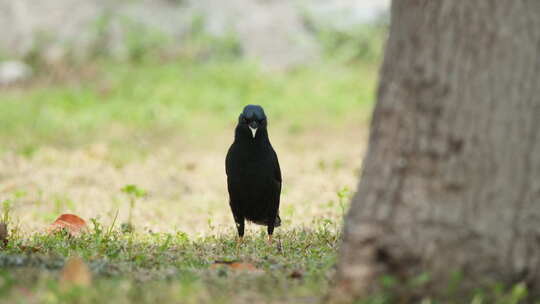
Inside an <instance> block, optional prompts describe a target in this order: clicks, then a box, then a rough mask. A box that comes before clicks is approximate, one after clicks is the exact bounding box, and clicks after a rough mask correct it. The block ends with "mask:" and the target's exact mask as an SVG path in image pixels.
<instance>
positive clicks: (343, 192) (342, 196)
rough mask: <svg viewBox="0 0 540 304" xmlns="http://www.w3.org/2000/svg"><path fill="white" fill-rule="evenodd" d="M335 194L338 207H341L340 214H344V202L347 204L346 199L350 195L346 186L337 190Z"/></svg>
mask: <svg viewBox="0 0 540 304" xmlns="http://www.w3.org/2000/svg"><path fill="white" fill-rule="evenodd" d="M337 196H338V202H339V207H340V208H341V214H342V216H344V215H345V209H346V204H347V201H348V200H349V196H350V190H349V188H348V187H346V186H345V187H343V188H341V189H340V190H338V192H337Z"/></svg>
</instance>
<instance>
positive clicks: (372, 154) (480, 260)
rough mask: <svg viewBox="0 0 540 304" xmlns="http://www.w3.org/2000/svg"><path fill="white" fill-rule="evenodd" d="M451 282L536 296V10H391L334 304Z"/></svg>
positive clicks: (441, 3) (523, 1) (539, 110)
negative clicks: (408, 285)
mask: <svg viewBox="0 0 540 304" xmlns="http://www.w3.org/2000/svg"><path fill="white" fill-rule="evenodd" d="M455 271H458V272H461V273H462V274H464V275H465V278H466V279H467V281H470V282H476V283H477V284H481V282H490V281H491V282H493V281H497V282H501V283H513V282H520V281H525V282H527V283H528V284H529V285H530V287H534V288H537V289H536V290H538V289H539V288H540V1H538V0H512V1H504V0H501V1H496V0H479V1H468V0H438V1H433V0H394V2H393V4H392V18H391V27H390V36H389V40H388V43H387V46H386V53H385V58H384V63H383V66H382V69H381V79H380V84H379V90H378V100H377V105H376V107H375V112H374V115H373V121H372V125H371V134H370V140H369V148H368V152H367V155H366V157H365V160H364V168H363V172H362V177H361V180H360V183H359V186H358V191H357V193H356V195H355V197H354V198H353V201H352V204H351V208H350V211H349V213H348V216H347V218H346V223H345V229H344V243H343V246H342V248H341V252H340V261H339V265H338V272H337V277H336V279H337V280H336V284H335V287H334V289H333V291H332V292H331V297H334V299H340V298H341V299H346V300H350V299H352V298H357V297H362V296H365V295H366V294H367V293H369V292H370V291H371V288H372V287H373V286H375V285H376V284H374V283H376V281H375V280H376V279H377V278H378V277H379V276H380V275H381V274H392V275H396V276H398V277H403V278H405V277H410V276H412V275H414V274H418V273H422V272H428V273H429V274H430V277H431V278H432V279H434V281H438V282H443V283H442V284H445V283H444V282H445V280H446V279H447V278H448V276H449V275H450V273H452V272H455ZM478 280H481V281H478Z"/></svg>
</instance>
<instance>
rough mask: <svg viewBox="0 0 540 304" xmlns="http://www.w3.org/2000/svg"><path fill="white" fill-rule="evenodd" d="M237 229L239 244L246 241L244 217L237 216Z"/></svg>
mask: <svg viewBox="0 0 540 304" xmlns="http://www.w3.org/2000/svg"><path fill="white" fill-rule="evenodd" d="M235 222H236V229H237V230H238V241H237V243H238V244H242V242H243V241H244V218H235Z"/></svg>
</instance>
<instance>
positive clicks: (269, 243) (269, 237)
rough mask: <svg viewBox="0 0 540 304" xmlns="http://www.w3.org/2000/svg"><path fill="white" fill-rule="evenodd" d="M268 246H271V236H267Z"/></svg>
mask: <svg viewBox="0 0 540 304" xmlns="http://www.w3.org/2000/svg"><path fill="white" fill-rule="evenodd" d="M268 245H272V235H269V236H268Z"/></svg>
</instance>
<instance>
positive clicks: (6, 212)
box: [1, 200, 12, 224]
mask: <svg viewBox="0 0 540 304" xmlns="http://www.w3.org/2000/svg"><path fill="white" fill-rule="evenodd" d="M11 208H12V203H11V200H4V201H3V202H2V220H1V222H2V223H4V224H8V223H9V222H10V221H11Z"/></svg>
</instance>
